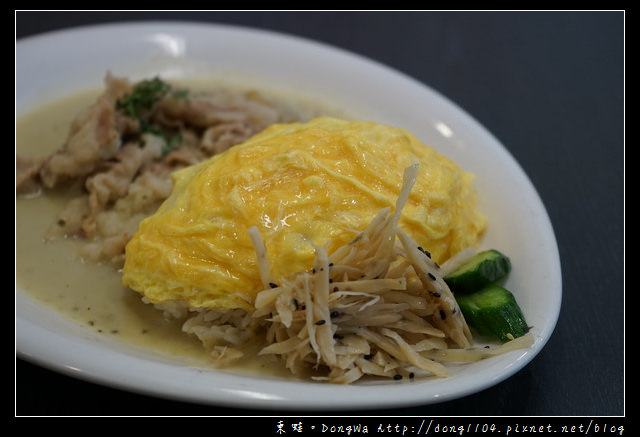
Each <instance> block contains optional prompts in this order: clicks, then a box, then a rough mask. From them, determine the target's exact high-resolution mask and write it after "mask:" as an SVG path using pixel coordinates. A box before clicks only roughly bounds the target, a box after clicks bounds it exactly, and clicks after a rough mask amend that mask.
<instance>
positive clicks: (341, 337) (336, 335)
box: [333, 334, 344, 340]
mask: <svg viewBox="0 0 640 437" xmlns="http://www.w3.org/2000/svg"><path fill="white" fill-rule="evenodd" d="M333 338H335V339H336V340H342V339H343V338H344V337H343V336H342V335H340V334H333Z"/></svg>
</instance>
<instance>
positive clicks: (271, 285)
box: [269, 282, 278, 288]
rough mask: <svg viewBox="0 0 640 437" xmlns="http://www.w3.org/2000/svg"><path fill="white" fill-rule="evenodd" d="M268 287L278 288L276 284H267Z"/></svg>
mask: <svg viewBox="0 0 640 437" xmlns="http://www.w3.org/2000/svg"><path fill="white" fill-rule="evenodd" d="M269 287H271V288H278V284H276V283H275V282H269Z"/></svg>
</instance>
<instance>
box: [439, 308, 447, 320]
mask: <svg viewBox="0 0 640 437" xmlns="http://www.w3.org/2000/svg"><path fill="white" fill-rule="evenodd" d="M440 318H441V319H442V320H444V319H446V318H447V313H445V312H444V311H443V310H440Z"/></svg>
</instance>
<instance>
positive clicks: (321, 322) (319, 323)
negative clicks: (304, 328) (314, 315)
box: [316, 320, 327, 326]
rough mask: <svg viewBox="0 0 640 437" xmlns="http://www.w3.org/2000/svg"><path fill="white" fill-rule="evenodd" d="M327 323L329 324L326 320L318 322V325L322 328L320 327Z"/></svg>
mask: <svg viewBox="0 0 640 437" xmlns="http://www.w3.org/2000/svg"><path fill="white" fill-rule="evenodd" d="M325 323H327V321H326V320H318V321H317V322H316V325H318V326H320V325H324V324H325Z"/></svg>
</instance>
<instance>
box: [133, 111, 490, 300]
mask: <svg viewBox="0 0 640 437" xmlns="http://www.w3.org/2000/svg"><path fill="white" fill-rule="evenodd" d="M416 162H417V163H419V164H420V168H419V177H418V179H417V181H416V183H415V185H414V187H413V189H412V192H411V195H410V198H409V201H408V203H407V204H406V206H405V207H404V208H403V211H402V216H401V218H400V221H399V226H400V227H401V228H402V229H403V230H404V231H405V232H407V233H408V234H409V235H411V236H412V237H413V238H414V239H415V240H416V241H417V242H418V243H419V244H420V245H421V246H422V247H424V248H425V249H427V250H428V251H430V252H431V254H432V257H433V258H434V259H435V260H436V261H438V262H443V261H445V260H446V259H447V258H449V257H450V256H452V255H453V254H455V253H457V252H458V251H460V250H462V249H464V248H466V247H468V246H474V245H475V244H476V243H477V242H478V239H479V237H480V235H481V234H482V232H483V231H484V229H485V227H486V219H485V217H484V216H483V215H482V213H481V212H479V211H478V210H477V205H476V194H475V191H474V189H473V186H472V184H473V179H474V176H473V175H472V174H471V173H468V172H466V171H464V170H462V169H461V168H460V167H459V166H458V165H457V164H456V163H454V162H453V161H451V160H450V159H448V158H446V157H445V156H443V155H441V154H439V153H437V152H436V151H435V150H434V149H433V148H430V147H428V146H426V145H424V144H422V143H421V142H420V141H418V140H417V139H416V138H415V137H414V136H413V135H412V134H411V133H409V132H407V131H405V130H403V129H399V128H394V127H391V126H386V125H381V124H375V123H370V122H363V121H345V120H339V119H335V118H329V117H322V118H317V119H314V120H312V121H310V122H308V123H293V124H277V125H273V126H271V127H269V128H267V129H266V130H264V131H263V132H261V133H260V134H258V135H256V136H254V137H252V138H251V139H249V140H248V141H246V142H245V143H242V144H239V145H237V146H234V147H232V148H230V149H228V150H227V151H225V152H223V153H221V154H219V155H216V156H214V157H212V158H210V159H208V160H206V161H203V162H201V163H199V164H196V165H194V166H191V167H188V168H185V169H183V170H180V171H178V172H176V173H175V174H174V175H173V182H174V188H173V192H172V194H171V195H170V197H169V198H168V199H167V200H166V201H165V202H164V203H163V205H162V206H161V207H160V208H159V210H158V211H157V212H156V213H155V214H154V215H152V216H150V217H148V218H146V219H145V220H143V221H142V222H141V224H140V227H139V230H138V232H137V233H136V234H135V235H134V236H133V238H132V239H131V240H130V242H129V243H128V245H127V247H126V258H125V264H124V269H123V284H124V285H125V286H127V287H130V288H131V289H133V290H136V291H138V292H140V293H142V294H144V295H145V296H146V297H147V298H148V299H149V300H150V301H151V302H154V303H160V302H166V301H187V302H188V304H189V306H191V307H196V308H213V309H231V308H246V309H248V310H251V309H252V301H253V298H254V297H255V296H256V294H257V293H258V292H259V291H260V290H262V288H263V286H262V282H261V277H260V272H259V269H258V262H257V258H256V251H255V248H254V246H253V244H252V242H251V239H250V236H249V232H248V229H249V228H251V227H253V226H256V227H257V228H258V230H259V231H260V234H261V235H262V238H263V240H264V243H265V246H266V249H267V254H268V259H269V264H270V267H271V276H272V277H273V278H284V277H287V276H290V275H292V274H294V273H297V272H301V271H306V270H309V269H310V268H311V267H312V262H313V259H314V254H315V252H314V248H313V245H312V244H311V243H313V244H315V245H318V246H325V247H327V249H328V251H329V253H331V251H332V250H333V249H335V248H337V247H339V246H342V245H344V244H346V243H348V242H349V241H351V240H352V239H353V238H354V237H355V236H356V235H357V233H358V232H359V231H361V230H363V229H364V228H365V227H366V226H367V225H368V224H369V222H370V221H371V220H372V218H373V217H374V216H375V215H376V214H377V213H378V212H379V211H380V210H381V209H382V208H384V207H391V209H392V211H393V209H394V206H395V202H396V199H397V197H398V194H399V192H400V190H401V187H402V177H403V172H404V169H405V168H407V167H408V166H410V165H412V164H414V163H416Z"/></svg>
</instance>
